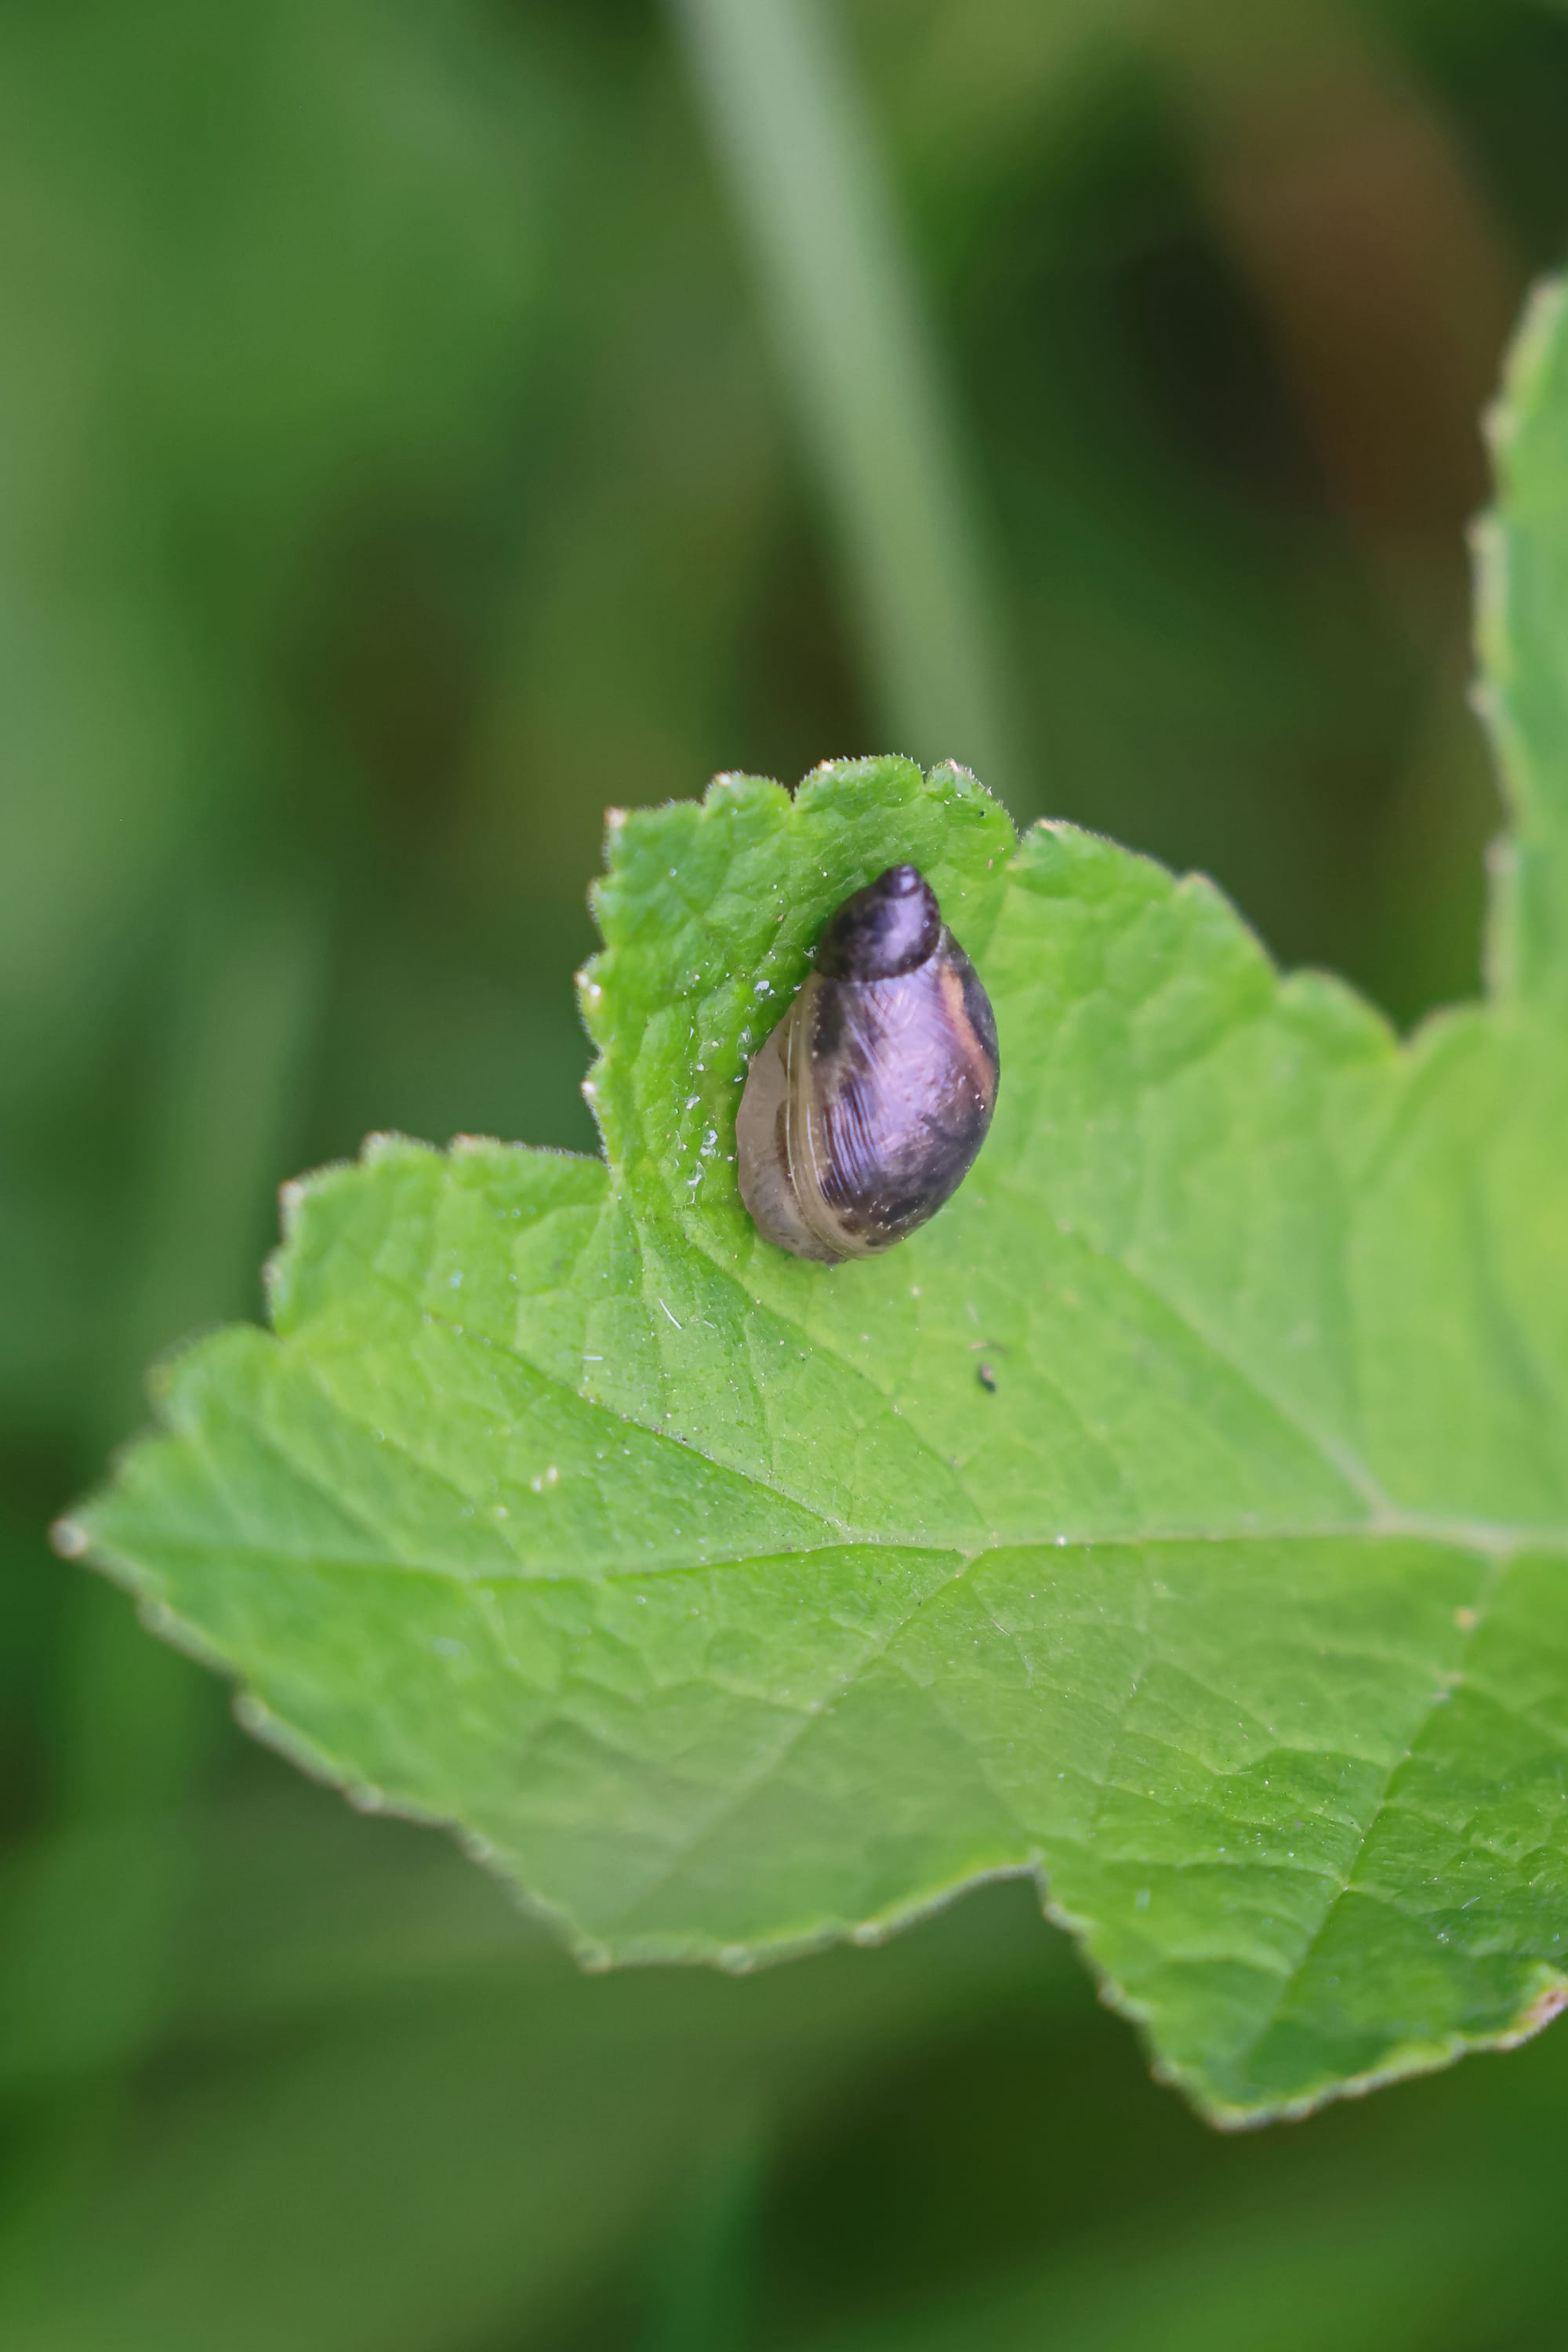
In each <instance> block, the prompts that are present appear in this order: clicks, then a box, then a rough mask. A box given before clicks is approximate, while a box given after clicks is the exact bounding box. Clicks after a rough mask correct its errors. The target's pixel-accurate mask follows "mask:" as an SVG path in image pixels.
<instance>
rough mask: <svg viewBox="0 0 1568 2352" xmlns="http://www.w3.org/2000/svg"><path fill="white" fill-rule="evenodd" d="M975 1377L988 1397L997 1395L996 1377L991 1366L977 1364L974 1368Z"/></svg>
mask: <svg viewBox="0 0 1568 2352" xmlns="http://www.w3.org/2000/svg"><path fill="white" fill-rule="evenodd" d="M974 1377H975V1379H976V1380H977V1381H979V1383H980V1385H981V1387H982V1388H983V1389H984V1391H985V1392H986V1394H987V1396H994V1395H995V1393H996V1375H995V1373H994V1371H993V1370H992V1369H991V1367H990V1365H989V1364H976V1365H975V1367H974Z"/></svg>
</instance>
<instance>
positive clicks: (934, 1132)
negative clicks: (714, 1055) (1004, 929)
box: [735, 866, 999, 1264]
mask: <svg viewBox="0 0 1568 2352" xmlns="http://www.w3.org/2000/svg"><path fill="white" fill-rule="evenodd" d="M998 1076H999V1064H998V1060H997V1054H996V1024H995V1020H994V1017H993V1014H992V1011H991V1003H990V1000H989V998H988V997H987V996H986V993H985V991H984V989H983V988H982V987H981V985H980V982H979V980H978V978H977V977H976V975H975V971H974V967H973V964H972V963H971V962H970V961H969V958H968V957H967V956H966V955H965V954H964V952H963V949H962V948H961V947H960V946H959V944H958V942H957V940H954V938H953V937H952V933H951V932H950V931H949V930H948V929H947V927H946V925H945V924H944V923H943V921H942V909H941V908H939V907H938V905H937V902H936V896H935V893H934V892H933V891H932V889H931V885H930V884H929V883H928V882H927V881H926V880H925V878H924V877H923V876H922V875H921V873H920V871H919V870H918V868H917V867H915V866H889V868H888V870H887V872H886V873H885V874H882V875H879V877H878V878H877V880H876V881H875V882H872V883H868V886H867V887H866V888H865V889H864V890H858V891H857V892H856V893H855V895H854V897H853V898H847V899H846V900H845V902H844V904H843V905H842V906H841V907H840V908H839V909H838V912H837V914H836V915H835V916H834V918H833V919H832V921H831V922H830V923H829V924H828V926H827V929H826V931H825V932H824V933H823V936H822V943H821V945H820V946H819V947H818V949H817V951H816V968H815V970H814V971H812V973H811V976H810V978H809V979H808V980H807V981H806V983H805V987H804V988H803V989H802V990H801V992H800V993H799V995H798V996H797V997H796V998H795V1002H794V1003H793V1004H792V1005H791V1006H790V1009H789V1011H788V1012H787V1013H785V1014H784V1019H783V1020H782V1021H781V1022H780V1023H779V1024H778V1027H777V1028H776V1029H775V1030H774V1031H773V1034H772V1036H771V1037H769V1039H768V1041H767V1043H766V1045H763V1048H762V1050H761V1052H760V1053H758V1054H757V1055H754V1056H753V1057H752V1066H751V1068H750V1069H749V1071H748V1072H747V1074H746V1088H745V1092H744V1094H743V1095H742V1097H741V1108H740V1111H739V1114H738V1115H737V1118H736V1122H735V1142H736V1152H737V1161H738V1172H739V1176H740V1182H741V1198H742V1200H743V1201H744V1202H745V1204H746V1206H747V1208H748V1209H749V1210H750V1212H751V1213H752V1219H753V1221H754V1223H756V1225H757V1227H758V1230H759V1231H760V1232H761V1233H763V1234H764V1235H765V1236H766V1238H767V1239H768V1240H769V1241H771V1242H776V1243H777V1244H778V1245H779V1247H780V1248H781V1249H786V1250H793V1252H794V1253H795V1256H796V1257H810V1258H820V1259H824V1260H826V1261H827V1262H828V1263H829V1264H831V1263H833V1262H834V1261H836V1260H837V1259H839V1258H847V1257H870V1256H873V1255H875V1254H876V1253H877V1252H878V1251H879V1250H885V1249H890V1248H891V1247H892V1245H893V1244H894V1243H895V1242H900V1241H902V1239H903V1238H904V1235H905V1234H910V1233H912V1232H913V1231H914V1229H915V1227H916V1226H917V1225H923V1224H924V1223H925V1221H926V1219H927V1218H928V1217H931V1216H934V1215H935V1213H936V1212H937V1210H938V1209H940V1208H941V1207H942V1202H944V1201H947V1200H949V1199H951V1198H952V1194H953V1193H954V1192H956V1191H957V1189H958V1187H959V1185H960V1184H961V1183H962V1182H963V1179H964V1177H965V1176H966V1175H967V1174H968V1172H969V1171H970V1168H971V1167H972V1166H973V1161H974V1155H975V1153H976V1152H977V1151H978V1150H979V1149H980V1147H981V1145H982V1144H983V1143H984V1140H985V1131H986V1129H987V1128H989V1126H990V1124H991V1114H992V1111H993V1109H994V1108H995V1102H996V1083H997V1078H998Z"/></svg>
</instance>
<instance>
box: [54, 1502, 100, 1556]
mask: <svg viewBox="0 0 1568 2352" xmlns="http://www.w3.org/2000/svg"><path fill="white" fill-rule="evenodd" d="M49 1542H50V1543H51V1545H52V1546H53V1547H54V1549H55V1552H56V1554H57V1555H58V1558H59V1559H86V1558H87V1555H88V1553H89V1551H90V1550H91V1549H92V1536H91V1534H90V1532H89V1529H88V1528H87V1527H86V1525H85V1524H84V1522H83V1521H82V1520H80V1519H79V1518H74V1517H72V1516H71V1515H70V1513H69V1512H67V1513H66V1515H65V1516H64V1517H62V1518H58V1519H57V1520H56V1521H55V1523H54V1525H53V1526H52V1527H51V1528H50V1529H49Z"/></svg>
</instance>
